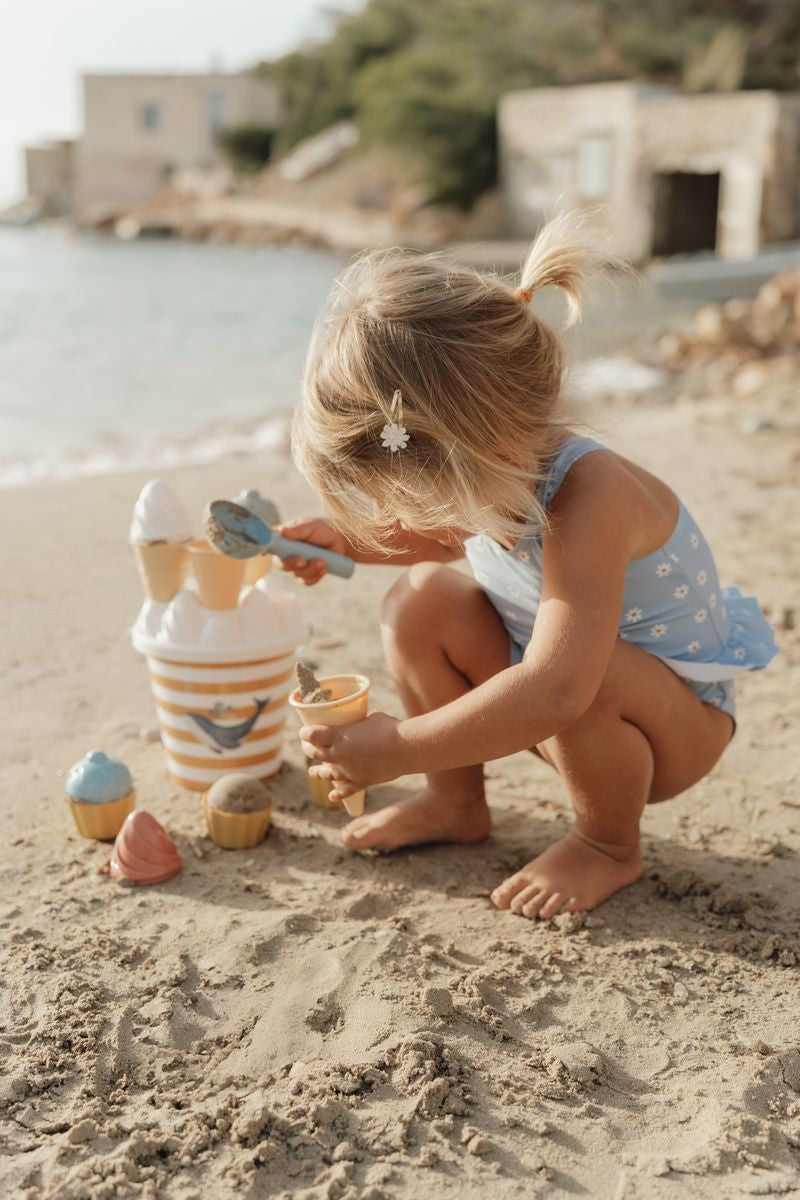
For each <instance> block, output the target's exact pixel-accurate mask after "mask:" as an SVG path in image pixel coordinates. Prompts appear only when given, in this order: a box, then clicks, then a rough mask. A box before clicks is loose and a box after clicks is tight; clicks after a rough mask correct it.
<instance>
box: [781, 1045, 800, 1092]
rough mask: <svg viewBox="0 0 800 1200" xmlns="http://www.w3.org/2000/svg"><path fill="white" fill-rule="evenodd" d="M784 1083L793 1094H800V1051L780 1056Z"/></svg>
mask: <svg viewBox="0 0 800 1200" xmlns="http://www.w3.org/2000/svg"><path fill="white" fill-rule="evenodd" d="M779 1061H780V1064H781V1074H782V1075H783V1082H784V1083H785V1084H786V1085H787V1087H790V1088H791V1089H792V1091H793V1092H800V1051H797V1050H788V1051H787V1052H786V1054H782V1055H781V1056H780V1059H779Z"/></svg>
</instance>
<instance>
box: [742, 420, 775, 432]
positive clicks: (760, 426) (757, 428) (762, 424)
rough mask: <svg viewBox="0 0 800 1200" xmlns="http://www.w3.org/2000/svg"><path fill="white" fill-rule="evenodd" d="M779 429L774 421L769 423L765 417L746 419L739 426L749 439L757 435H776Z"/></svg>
mask: <svg viewBox="0 0 800 1200" xmlns="http://www.w3.org/2000/svg"><path fill="white" fill-rule="evenodd" d="M777 428H778V426H777V425H776V424H775V422H774V421H768V420H766V419H765V418H763V417H745V419H744V420H743V421H742V422H741V424H740V425H739V429H740V431H741V432H742V433H744V434H746V435H747V436H748V437H752V436H753V434H756V433H774V432H775V430H776V429H777Z"/></svg>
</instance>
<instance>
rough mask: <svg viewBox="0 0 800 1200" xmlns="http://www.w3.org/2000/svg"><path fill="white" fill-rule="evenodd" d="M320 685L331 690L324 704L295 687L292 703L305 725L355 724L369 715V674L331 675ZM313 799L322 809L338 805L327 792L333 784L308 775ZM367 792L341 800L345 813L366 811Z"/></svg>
mask: <svg viewBox="0 0 800 1200" xmlns="http://www.w3.org/2000/svg"><path fill="white" fill-rule="evenodd" d="M319 686H320V687H321V688H322V689H323V690H325V691H329V692H330V693H331V699H330V700H326V701H324V702H323V703H322V704H305V703H303V701H302V700H301V699H300V691H299V689H297V688H295V690H294V691H293V692H292V694H291V696H290V697H289V703H290V704H291V706H292V708H293V709H294V710H295V712H296V713H297V715H298V716H299V717H300V719H301V721H302V722H303V724H304V725H354V724H355V723H356V721H363V720H364V718H365V717H366V715H367V706H368V704H369V688H370V681H369V679H367V677H366V675H328V676H326V677H325V678H324V679H320V680H319ZM308 786H309V791H310V793H311V799H312V800H313V801H314V803H315V804H319V805H320V807H322V808H334V807H336V808H338V807H339V806H338V804H337V805H332V804H330V803H329V801H328V793H329V792H330V791H331V789H332V788H333V784H332V783H328V782H327V780H324V779H313V778H312V777H311V776H310V775H309V777H308ZM366 795H367V793H366V792H365V791H362V792H356V793H355V795H353V796H348V797H347V799H346V800H343V801H342V805H343V807H344V810H345V812H347V813H348V814H349V815H350V816H351V817H360V816H361V814H362V813H363V811H364V801H365V799H366Z"/></svg>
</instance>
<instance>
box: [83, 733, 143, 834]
mask: <svg viewBox="0 0 800 1200" xmlns="http://www.w3.org/2000/svg"><path fill="white" fill-rule="evenodd" d="M67 803H68V804H69V810H70V812H71V813H72V819H73V820H74V822H75V826H76V828H77V830H78V833H79V834H80V835H81V837H88V838H97V840H98V841H101V842H106V841H111V839H112V838H115V837H116V836H117V834H118V833H119V831H120V829H121V828H122V825H123V823H124V821H125V818H126V817H127V816H128V814H129V813H131V812H133V810H134V808H135V807H136V793H135V792H134V790H133V780H132V779H131V775H130V771H129V770H128V768H127V767H126V766H125V764H124V763H123V762H120V760H119V759H118V758H110V757H108V755H106V754H104V753H103V751H102V750H90V751H89V753H88V754H87V755H86V757H85V758H82V759H81V761H80V762H78V763H76V764H75V766H74V767H72V769H71V770H70V772H69V775H68V776H67Z"/></svg>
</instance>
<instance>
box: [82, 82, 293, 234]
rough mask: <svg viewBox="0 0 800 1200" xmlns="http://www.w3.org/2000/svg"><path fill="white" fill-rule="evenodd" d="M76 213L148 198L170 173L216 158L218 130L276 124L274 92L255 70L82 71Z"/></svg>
mask: <svg viewBox="0 0 800 1200" xmlns="http://www.w3.org/2000/svg"><path fill="white" fill-rule="evenodd" d="M83 96H84V134H83V137H82V138H81V140H80V142H79V144H78V147H77V156H76V171H75V211H76V213H77V215H78V216H79V217H94V218H97V217H102V216H105V215H106V214H107V215H109V216H113V215H114V214H115V213H119V212H120V211H122V210H124V209H126V208H128V207H129V206H130V205H132V204H136V203H138V202H139V201H142V200H146V199H148V198H149V197H150V196H151V195H152V194H153V193H154V192H155V191H156V190H157V189H158V188H159V187H160V186H161V185H162V184H163V183H165V182H166V181H167V180H168V179H169V178H170V176H171V175H172V173H173V172H174V171H176V170H179V169H182V168H191V167H210V166H213V165H214V164H215V163H216V162H218V161H219V159H220V151H219V148H218V145H217V138H218V135H219V133H220V131H221V130H223V129H226V128H233V127H235V126H239V125H261V126H267V127H269V128H273V129H274V128H275V126H276V125H277V123H278V120H279V115H280V114H279V100H278V91H277V89H276V88H275V87H274V86H273V85H271V84H268V83H265V82H262V81H261V80H259V79H257V78H255V77H254V76H253V75H248V74H241V75H221V74H210V75H84V77H83Z"/></svg>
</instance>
